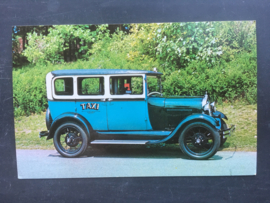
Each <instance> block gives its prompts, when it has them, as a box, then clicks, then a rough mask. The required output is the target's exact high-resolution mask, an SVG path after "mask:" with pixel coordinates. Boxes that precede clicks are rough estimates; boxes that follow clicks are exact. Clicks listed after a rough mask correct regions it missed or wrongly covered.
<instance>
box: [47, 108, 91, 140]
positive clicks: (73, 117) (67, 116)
mask: <svg viewBox="0 0 270 203" xmlns="http://www.w3.org/2000/svg"><path fill="white" fill-rule="evenodd" d="M64 122H75V123H78V124H79V125H81V126H82V127H83V128H84V130H85V132H86V134H87V136H88V139H89V141H90V133H91V132H93V128H92V126H91V125H90V123H89V122H88V121H87V120H86V119H85V118H84V117H83V116H81V115H80V114H77V113H64V114H61V115H60V116H58V117H56V118H55V119H54V120H53V122H52V124H51V127H50V131H49V135H48V137H47V140H48V139H51V138H53V136H54V132H55V130H56V129H57V127H58V126H59V125H61V124H62V123H64Z"/></svg>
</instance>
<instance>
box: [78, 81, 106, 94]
mask: <svg viewBox="0 0 270 203" xmlns="http://www.w3.org/2000/svg"><path fill="white" fill-rule="evenodd" d="M78 95H104V78H103V77H96V78H92V77H91V78H78Z"/></svg>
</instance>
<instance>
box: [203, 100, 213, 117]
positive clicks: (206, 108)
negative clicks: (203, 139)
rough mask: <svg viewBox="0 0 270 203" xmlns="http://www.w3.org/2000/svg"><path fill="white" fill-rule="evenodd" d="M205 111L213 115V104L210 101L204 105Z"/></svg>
mask: <svg viewBox="0 0 270 203" xmlns="http://www.w3.org/2000/svg"><path fill="white" fill-rule="evenodd" d="M203 110H204V111H208V113H209V115H210V116H212V111H211V106H210V104H209V102H207V103H206V104H205V105H204V107H203Z"/></svg>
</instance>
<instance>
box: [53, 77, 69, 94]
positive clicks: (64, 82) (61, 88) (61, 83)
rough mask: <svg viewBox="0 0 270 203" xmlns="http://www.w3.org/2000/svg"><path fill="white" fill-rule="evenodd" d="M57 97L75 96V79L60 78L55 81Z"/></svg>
mask: <svg viewBox="0 0 270 203" xmlns="http://www.w3.org/2000/svg"><path fill="white" fill-rule="evenodd" d="M54 88H55V94H56V95H73V78H59V79H56V80H55V81H54Z"/></svg>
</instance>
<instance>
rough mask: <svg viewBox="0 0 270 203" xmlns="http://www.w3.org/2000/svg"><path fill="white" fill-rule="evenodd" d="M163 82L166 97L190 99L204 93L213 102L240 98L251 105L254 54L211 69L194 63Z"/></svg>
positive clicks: (254, 93)
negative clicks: (177, 96) (187, 96)
mask: <svg viewBox="0 0 270 203" xmlns="http://www.w3.org/2000/svg"><path fill="white" fill-rule="evenodd" d="M164 80H165V81H164V84H163V85H164V93H165V94H166V95H192V96H194V95H204V93H205V91H208V93H209V94H210V97H211V99H212V100H215V101H222V100H223V101H224V100H228V101H230V102H233V101H234V100H236V99H240V100H245V101H246V102H248V103H251V104H254V103H256V102H257V59H256V52H252V53H243V54H241V55H240V54H239V55H238V56H236V57H235V60H233V61H231V62H222V63H221V64H220V65H218V66H215V67H212V68H209V67H208V66H207V64H206V63H204V62H203V61H201V62H197V61H194V62H192V63H191V64H190V65H189V66H188V67H186V68H184V69H181V70H178V71H174V72H172V73H171V74H170V75H169V76H168V77H166V78H164Z"/></svg>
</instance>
